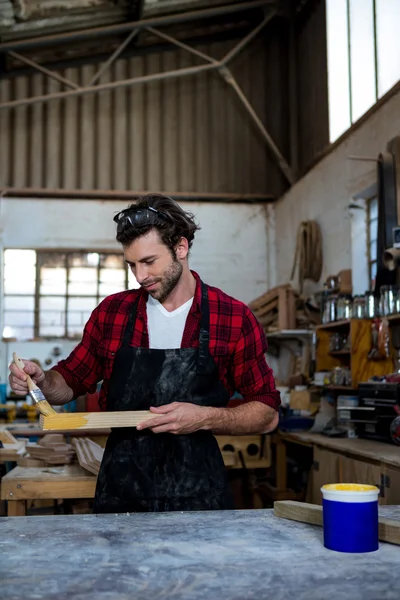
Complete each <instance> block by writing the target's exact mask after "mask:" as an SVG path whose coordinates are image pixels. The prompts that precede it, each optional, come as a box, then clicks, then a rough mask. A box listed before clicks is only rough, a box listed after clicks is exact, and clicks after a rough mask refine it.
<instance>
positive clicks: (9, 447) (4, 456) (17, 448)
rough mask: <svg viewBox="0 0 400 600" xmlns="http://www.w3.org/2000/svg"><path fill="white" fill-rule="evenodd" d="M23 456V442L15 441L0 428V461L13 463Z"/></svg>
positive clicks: (8, 433)
mask: <svg viewBox="0 0 400 600" xmlns="http://www.w3.org/2000/svg"><path fill="white" fill-rule="evenodd" d="M24 454H25V441H24V440H22V441H21V440H17V439H16V438H15V437H14V436H13V435H12V433H10V432H9V431H8V430H7V429H6V428H5V427H0V461H2V462H7V461H12V462H15V461H17V460H18V459H19V458H21V457H22V456H23V455H24Z"/></svg>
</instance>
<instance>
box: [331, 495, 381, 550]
mask: <svg viewBox="0 0 400 600" xmlns="http://www.w3.org/2000/svg"><path fill="white" fill-rule="evenodd" d="M321 492H322V506H323V522H324V546H325V548H328V549H329V550H335V551H336V552H374V551H375V550H378V548H379V542H378V496H379V489H378V488H377V487H376V486H374V485H362V484H358V483H330V484H328V485H324V486H323V487H322V488H321Z"/></svg>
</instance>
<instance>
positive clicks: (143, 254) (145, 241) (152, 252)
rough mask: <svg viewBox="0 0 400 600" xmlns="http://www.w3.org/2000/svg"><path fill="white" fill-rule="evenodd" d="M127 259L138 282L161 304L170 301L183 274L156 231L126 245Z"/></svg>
mask: <svg viewBox="0 0 400 600" xmlns="http://www.w3.org/2000/svg"><path fill="white" fill-rule="evenodd" d="M124 257H125V261H126V262H127V263H128V265H129V266H130V268H131V271H132V273H133V274H134V275H135V277H136V279H137V281H138V283H140V285H141V286H142V287H143V288H144V289H145V290H146V291H147V292H148V293H149V294H150V295H151V296H152V297H153V298H155V299H156V300H158V301H159V302H164V301H165V300H166V299H167V298H168V296H169V294H170V293H171V292H172V290H173V289H174V287H175V286H176V284H177V283H178V281H179V279H180V277H181V275H182V271H183V265H182V262H181V260H179V259H178V258H177V257H176V255H175V254H174V256H173V255H172V253H171V250H170V249H169V248H168V247H167V246H165V244H163V243H162V241H161V239H160V237H159V235H158V232H157V230H156V229H151V230H150V231H149V232H148V233H146V235H143V236H141V237H139V238H138V239H137V240H135V241H134V242H132V243H131V244H130V245H129V246H124Z"/></svg>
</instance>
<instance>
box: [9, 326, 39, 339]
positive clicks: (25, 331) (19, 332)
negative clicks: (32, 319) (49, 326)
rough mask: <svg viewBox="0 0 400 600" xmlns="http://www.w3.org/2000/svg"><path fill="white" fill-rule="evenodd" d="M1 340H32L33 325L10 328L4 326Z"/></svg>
mask: <svg viewBox="0 0 400 600" xmlns="http://www.w3.org/2000/svg"><path fill="white" fill-rule="evenodd" d="M3 338H4V339H10V338H16V339H18V340H31V339H32V338H33V325H32V326H31V327H17V326H14V327H10V326H9V325H5V326H4V329H3Z"/></svg>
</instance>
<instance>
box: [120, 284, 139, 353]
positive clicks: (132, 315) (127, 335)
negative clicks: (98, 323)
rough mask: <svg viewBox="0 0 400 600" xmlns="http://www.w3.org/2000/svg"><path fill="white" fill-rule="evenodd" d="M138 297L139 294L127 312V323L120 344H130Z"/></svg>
mask: <svg viewBox="0 0 400 600" xmlns="http://www.w3.org/2000/svg"><path fill="white" fill-rule="evenodd" d="M139 298H140V296H138V297H137V298H136V300H135V302H134V303H133V304H132V310H131V312H130V314H129V318H128V323H127V325H126V327H125V331H124V337H123V340H122V345H123V346H125V347H126V346H130V345H131V340H132V337H133V329H134V327H135V321H136V314H137V307H138V304H139Z"/></svg>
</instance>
